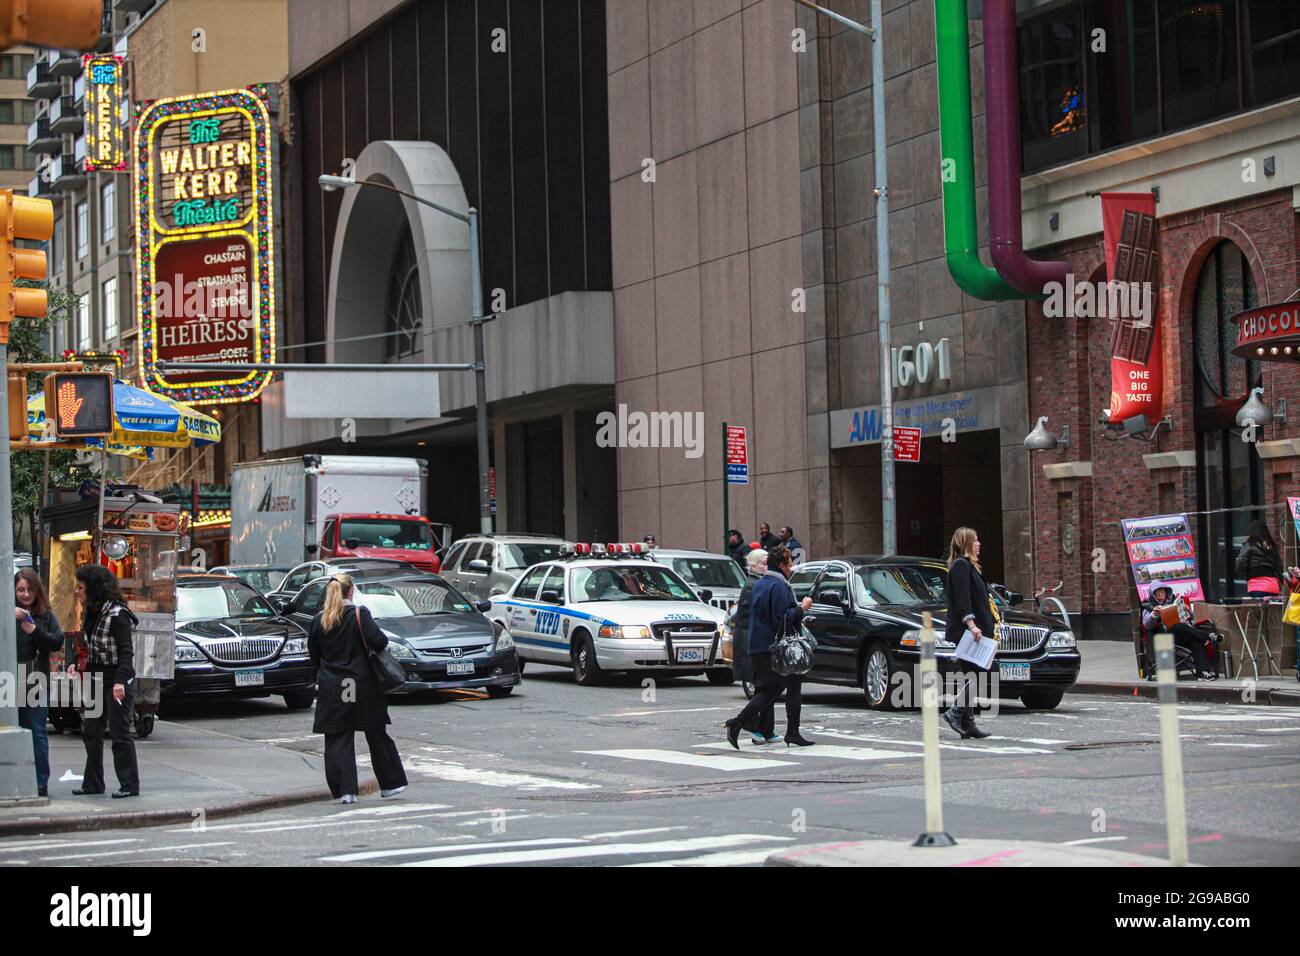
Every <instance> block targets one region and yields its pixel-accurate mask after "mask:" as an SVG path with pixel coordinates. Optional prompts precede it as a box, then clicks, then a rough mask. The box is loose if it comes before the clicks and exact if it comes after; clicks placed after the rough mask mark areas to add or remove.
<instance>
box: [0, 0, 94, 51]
mask: <svg viewBox="0 0 1300 956" xmlns="http://www.w3.org/2000/svg"><path fill="white" fill-rule="evenodd" d="M103 18H104V5H103V4H102V3H101V2H100V0H0V49H3V50H7V49H9V47H11V46H17V45H18V44H20V43H28V44H31V45H32V46H48V47H57V48H58V49H61V50H80V51H81V52H83V53H88V52H90V51H91V50H93V49H94V48H95V44H96V43H97V42H98V41H99V35H100V29H101V25H102V23H103Z"/></svg>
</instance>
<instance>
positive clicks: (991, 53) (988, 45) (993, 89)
mask: <svg viewBox="0 0 1300 956" xmlns="http://www.w3.org/2000/svg"><path fill="white" fill-rule="evenodd" d="M1019 72H1020V71H1019V65H1018V63H1017V56H1016V4H1015V0H984V97H985V101H986V103H987V115H986V117H985V121H986V123H987V126H988V146H989V152H988V157H989V252H990V254H991V255H992V257H993V265H994V266H995V267H996V268H997V270H998V274H999V275H1001V276H1002V278H1003V280H1004V281H1005V282H1006V283H1007V284H1008V285H1010V286H1012V287H1013V288H1016V289H1019V290H1020V291H1021V292H1024V293H1025V294H1027V295H1034V296H1039V295H1043V294H1044V293H1043V287H1044V286H1045V285H1047V283H1049V282H1060V283H1062V284H1064V282H1065V274H1066V272H1067V271H1069V270H1068V267H1067V266H1066V264H1065V263H1064V262H1038V261H1036V260H1034V259H1030V258H1029V257H1028V256H1026V255H1025V246H1024V237H1023V235H1022V233H1021V231H1020V171H1021V167H1020V89H1019Z"/></svg>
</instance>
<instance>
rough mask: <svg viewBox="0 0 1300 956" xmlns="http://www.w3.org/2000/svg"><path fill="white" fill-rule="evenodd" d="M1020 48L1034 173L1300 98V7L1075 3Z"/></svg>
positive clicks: (1171, 1) (1028, 165)
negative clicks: (1190, 127) (1236, 114)
mask: <svg viewBox="0 0 1300 956" xmlns="http://www.w3.org/2000/svg"><path fill="white" fill-rule="evenodd" d="M1018 45H1019V53H1020V103H1021V106H1020V108H1021V128H1022V136H1021V139H1022V142H1023V144H1024V146H1023V148H1024V156H1023V159H1024V168H1025V169H1026V170H1027V171H1033V170H1037V169H1043V168H1045V167H1047V166H1052V165H1056V164H1059V163H1064V162H1069V161H1070V160H1073V159H1077V158H1080V157H1082V156H1086V155H1090V154H1092V153H1098V152H1101V151H1103V150H1107V149H1113V148H1115V147H1117V146H1122V145H1124V144H1126V143H1132V142H1137V141H1139V140H1142V139H1148V138H1150V137H1152V136H1158V135H1161V134H1162V133H1168V132H1172V131H1174V130H1178V129H1185V128H1187V127H1189V126H1195V125H1198V124H1200V123H1205V122H1208V121H1210V120H1213V119H1216V118H1219V117H1223V116H1228V115H1231V114H1234V113H1237V112H1240V111H1242V110H1245V109H1250V108H1253V107H1255V106H1261V105H1264V104H1267V103H1272V102H1276V101H1278V100H1281V99H1286V98H1288V97H1293V96H1296V95H1300V2H1296V0H1125V2H1114V0H1076V2H1074V3H1072V4H1069V5H1067V6H1065V7H1061V8H1056V9H1052V10H1050V11H1049V12H1047V13H1043V14H1041V15H1038V16H1033V17H1031V18H1029V19H1026V20H1025V21H1023V22H1022V23H1021V25H1020V27H1019V44H1018Z"/></svg>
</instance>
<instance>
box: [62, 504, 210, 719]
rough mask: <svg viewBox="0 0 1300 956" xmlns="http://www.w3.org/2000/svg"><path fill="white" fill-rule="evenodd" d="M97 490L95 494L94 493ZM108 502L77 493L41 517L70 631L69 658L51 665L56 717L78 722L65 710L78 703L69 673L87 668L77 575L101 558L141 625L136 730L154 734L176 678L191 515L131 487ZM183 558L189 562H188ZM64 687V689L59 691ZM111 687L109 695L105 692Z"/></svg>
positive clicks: (137, 641) (138, 629) (137, 653)
mask: <svg viewBox="0 0 1300 956" xmlns="http://www.w3.org/2000/svg"><path fill="white" fill-rule="evenodd" d="M96 490H97V489H96ZM110 492H111V493H110V494H109V495H106V496H105V497H104V501H103V507H102V509H101V507H100V502H99V497H98V495H97V494H94V493H91V494H88V495H86V494H85V493H84V492H78V491H62V492H58V493H56V497H55V503H53V504H50V505H47V506H46V508H45V510H44V512H43V514H42V522H43V525H44V535H43V537H44V540H45V542H46V553H45V567H46V569H47V572H48V581H49V595H50V607H51V608H52V609H53V610H54V613H55V615H57V616H58V619H59V623H60V624H61V625H62V627H63V629H64V633H65V635H66V639H65V641H64V651H63V661H62V663H56V666H55V667H54V668H53V670H54V671H55V676H54V677H53V679H52V680H53V685H52V687H51V691H52V695H51V696H52V701H51V704H52V705H54V704H59V705H61V706H51V708H50V719H51V721H52V722H53V723H54V725H55V727H58V728H59V729H63V727H65V726H69V725H72V724H74V723H75V722H76V720H77V716H76V711H75V709H73V708H72V707H70V706H67V702H68V701H72V700H74V699H75V697H74V695H73V693H72V691H71V688H70V687H69V686H68V685H67V675H66V673H64V672H65V669H66V667H67V665H69V664H73V663H76V664H77V665H78V670H80V669H81V665H82V664H84V660H85V654H86V643H85V639H84V635H83V634H82V633H81V607H80V606H79V605H78V603H77V598H76V587H77V580H76V572H77V569H78V568H79V567H81V566H82V565H85V564H89V563H91V562H92V561H95V560H98V561H99V563H100V564H102V565H104V566H105V567H106V568H108V569H109V570H110V571H112V572H113V573H114V574H116V575H117V578H118V582H119V583H120V585H121V588H122V593H123V595H125V597H126V600H127V604H128V605H129V606H130V608H131V610H132V612H134V614H135V616H136V617H137V618H139V624H137V625H136V627H135V641H134V643H135V674H136V679H135V684H134V698H135V700H134V707H135V715H134V717H135V729H136V734H137V735H138V736H139V737H140V738H145V737H148V736H149V734H150V733H152V732H153V727H154V721H155V718H156V716H157V713H158V705H159V701H160V697H161V690H162V682H163V681H164V680H169V679H171V678H172V676H173V675H174V667H175V634H174V629H175V624H176V568H177V563H178V558H180V556H181V555H182V554H185V553H188V552H182V551H180V550H179V549H180V547H181V545H182V536H184V535H187V534H188V532H189V517H190V516H189V514H188V512H184V511H182V510H181V507H180V505H176V504H165V503H161V502H158V501H156V500H153V499H152V496H146V495H144V494H141V493H138V492H136V491H135V490H134V489H129V488H112V487H110ZM182 560H183V559H182ZM60 683H62V684H63V686H59V685H60ZM107 690H108V689H107V688H105V692H107Z"/></svg>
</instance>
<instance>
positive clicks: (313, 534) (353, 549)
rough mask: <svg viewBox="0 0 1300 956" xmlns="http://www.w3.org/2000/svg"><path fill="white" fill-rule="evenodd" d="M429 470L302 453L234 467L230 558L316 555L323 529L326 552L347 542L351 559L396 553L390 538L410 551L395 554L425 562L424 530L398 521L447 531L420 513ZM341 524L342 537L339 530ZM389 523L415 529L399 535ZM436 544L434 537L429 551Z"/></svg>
mask: <svg viewBox="0 0 1300 956" xmlns="http://www.w3.org/2000/svg"><path fill="white" fill-rule="evenodd" d="M428 472H429V469H428V465H427V464H426V463H425V462H424V461H422V460H420V459H418V458H371V457H360V456H348V455H304V456H302V457H300V458H281V459H277V460H275V461H250V462H245V463H243V464H238V465H235V466H234V468H233V469H232V476H231V487H230V563H231V564H254V565H256V564H277V565H295V564H300V563H301V562H303V561H310V560H312V559H313V558H316V557H328V556H330V555H328V554H322V549H321V542H322V536H323V534H324V532H325V531H327V530H329V531H331V532H332V533H333V537H332V539H331V542H330V544H331V545H332V546H333V548H331V549H330V550H338V551H340V552H342V551H343V550H344V544H345V542H346V543H347V544H348V545H350V547H348V548H347V549H346V552H345V553H347V554H350V555H352V556H355V557H398V556H399V555H398V554H394V553H390V552H392V551H393V550H394V549H393V548H392V547H391V545H393V544H394V543H395V542H394V541H393V540H390V539H392V538H397V537H401V538H402V539H403V542H404V544H405V546H406V547H407V548H409V549H412V550H410V551H409V552H406V553H401V554H400V556H401V558H402V560H410V561H411V562H412V563H414V564H417V565H424V564H426V563H428V560H429V559H427V558H426V555H425V554H423V553H419V552H420V550H422V549H421V547H420V544H419V540H420V535H421V534H422V533H423V532H421V531H420V529H418V528H413V529H406V528H405V527H404V526H405V525H406V524H417V523H418V524H422V525H425V526H427V527H428V528H429V529H430V532H432V530H433V529H434V528H438V530H439V531H442V532H443V533H446V532H447V531H449V529H446V528H445V527H439V526H435V525H430V523H429V522H428V519H427V518H424V517H423V511H424V502H425V501H426V497H425V493H426V491H427V487H428ZM335 515H344V516H355V522H356V524H355V525H350V524H349V523H348V522H330V521H329V519H330V517H331V516H335ZM381 516H382V518H381ZM340 525H341V526H342V527H341V530H342V532H343V536H344V537H340V535H339V531H340V527H339V526H340ZM363 525H364V527H362V526H363ZM394 527H402V530H403V531H407V530H411V531H414V532H416V533H415V534H413V535H411V534H398V533H396V532H394V530H393V528H394ZM358 529H360V530H358ZM385 535H386V536H388V537H385ZM430 537H432V534H430ZM439 537H441V535H440V536H439ZM372 539H373V540H372ZM440 544H441V542H440V541H439V540H437V539H436V538H435V539H433V541H432V547H431V548H430V549H429V550H430V552H431V551H433V550H436V549H437V548H438V547H439V546H440ZM386 545H387V547H386Z"/></svg>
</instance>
